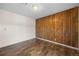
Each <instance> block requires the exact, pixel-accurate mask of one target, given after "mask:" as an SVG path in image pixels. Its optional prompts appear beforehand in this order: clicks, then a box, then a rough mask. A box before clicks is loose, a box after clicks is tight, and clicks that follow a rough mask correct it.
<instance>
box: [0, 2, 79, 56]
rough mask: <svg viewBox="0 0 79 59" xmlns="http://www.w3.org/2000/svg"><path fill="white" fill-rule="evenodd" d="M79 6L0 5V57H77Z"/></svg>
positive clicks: (53, 4) (49, 4)
mask: <svg viewBox="0 0 79 59" xmlns="http://www.w3.org/2000/svg"><path fill="white" fill-rule="evenodd" d="M78 6H79V4H78V3H0V56H79V35H78V34H79V7H78Z"/></svg>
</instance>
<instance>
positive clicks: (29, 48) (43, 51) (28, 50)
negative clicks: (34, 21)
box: [0, 39, 79, 56]
mask: <svg viewBox="0 0 79 59" xmlns="http://www.w3.org/2000/svg"><path fill="white" fill-rule="evenodd" d="M0 56H79V51H77V50H73V49H70V48H66V47H63V46H59V45H56V44H52V43H49V42H45V41H42V40H38V39H33V40H28V41H24V42H21V43H18V44H15V45H11V46H7V47H4V48H0Z"/></svg>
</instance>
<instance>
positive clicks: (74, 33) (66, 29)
mask: <svg viewBox="0 0 79 59" xmlns="http://www.w3.org/2000/svg"><path fill="white" fill-rule="evenodd" d="M36 37H40V38H45V39H48V40H51V41H56V42H59V43H63V44H66V45H70V46H73V47H78V7H75V8H72V9H69V10H65V11H62V12H59V13H56V14H53V15H49V16H46V17H43V18H40V19H37V20H36Z"/></svg>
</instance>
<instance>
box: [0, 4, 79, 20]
mask: <svg viewBox="0 0 79 59" xmlns="http://www.w3.org/2000/svg"><path fill="white" fill-rule="evenodd" d="M32 5H37V6H38V7H39V8H38V10H37V11H34V10H33V9H32ZM75 6H79V4H78V3H27V4H24V3H0V9H4V10H7V11H10V12H14V13H17V14H21V15H24V16H27V17H31V18H34V19H37V18H41V17H44V16H47V15H50V14H54V13H57V12H60V11H63V10H66V9H69V8H73V7H75Z"/></svg>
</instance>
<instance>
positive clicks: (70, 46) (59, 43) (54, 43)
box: [36, 37, 79, 51]
mask: <svg viewBox="0 0 79 59" xmlns="http://www.w3.org/2000/svg"><path fill="white" fill-rule="evenodd" d="M36 38H37V39H40V40H43V41H47V42H50V43H54V44H58V45H61V46H64V47H67V48H71V49H74V50H78V51H79V48H76V47H72V46H69V45H65V44H62V43H58V42H54V41H50V40H47V39H43V38H39V37H36Z"/></svg>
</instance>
